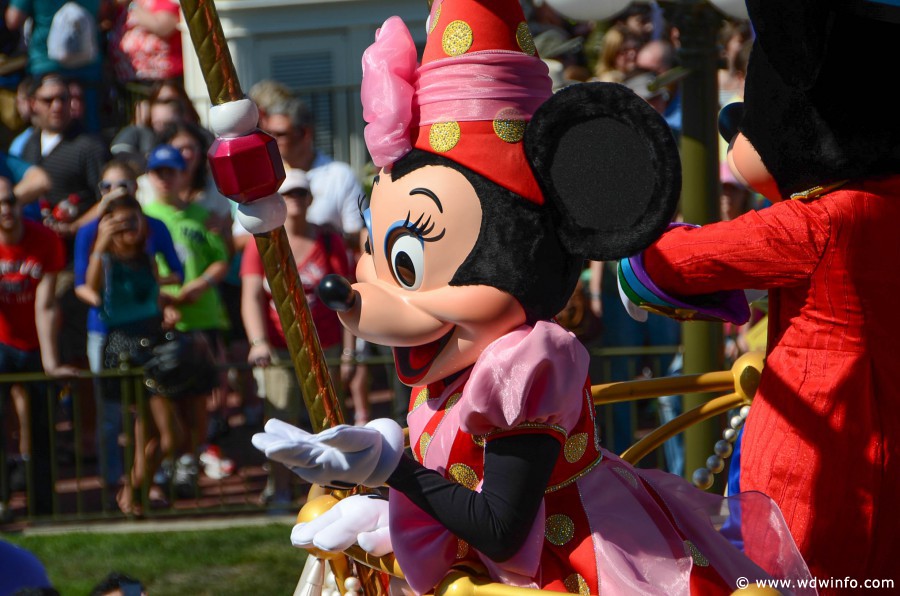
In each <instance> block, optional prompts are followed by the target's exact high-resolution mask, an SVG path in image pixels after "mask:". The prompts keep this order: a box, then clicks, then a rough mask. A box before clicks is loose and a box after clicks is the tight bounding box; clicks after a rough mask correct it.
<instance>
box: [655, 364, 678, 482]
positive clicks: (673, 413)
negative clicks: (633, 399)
mask: <svg viewBox="0 0 900 596" xmlns="http://www.w3.org/2000/svg"><path fill="white" fill-rule="evenodd" d="M683 367H684V356H682V355H681V354H677V355H676V356H675V358H674V359H672V364H671V365H670V366H669V370H668V372H667V373H666V374H668V375H669V376H673V375H680V374H682V370H683ZM657 405H658V406H659V421H660V422H661V423H662V424H665V423H666V422H669V421H670V420H674V419H675V418H676V417H677V416H678V415H679V414H681V412H682V411H683V410H682V405H681V396H680V395H663V396H662V397H660V398H658V399H657ZM663 452H664V453H665V454H666V467H667V468H668V470H669V472H671V473H672V474H676V475H678V476H684V435H683V434H679V435H675V436H674V437H672V438H671V439H669V440H668V441H666V442H665V443H663Z"/></svg>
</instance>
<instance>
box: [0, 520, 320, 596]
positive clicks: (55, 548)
mask: <svg viewBox="0 0 900 596" xmlns="http://www.w3.org/2000/svg"><path fill="white" fill-rule="evenodd" d="M2 538H3V539H5V540H8V541H9V542H13V543H15V544H18V545H20V546H22V547H24V548H27V549H28V550H30V551H31V552H33V553H34V554H35V555H37V557H38V558H39V559H40V560H41V561H43V562H44V565H45V566H46V568H47V571H48V573H49V575H50V580H51V581H52V582H53V585H54V587H56V589H57V590H59V592H60V594H62V596H81V595H86V594H89V593H90V591H91V588H92V587H93V586H94V585H95V584H96V583H97V582H99V581H100V580H101V579H102V578H103V577H104V576H106V574H107V573H109V572H110V571H119V572H121V573H126V574H128V575H131V576H133V577H136V578H137V579H139V580H141V581H142V582H143V583H144V586H146V588H147V590H148V592H149V593H150V594H152V595H153V596H167V595H171V596H176V595H177V596H184V595H195V594H196V595H215V596H219V595H229V594H235V595H238V594H239V595H242V596H243V595H250V594H265V595H269V594H272V595H277V594H292V593H293V591H294V587H295V586H296V585H297V580H298V579H299V577H300V572H301V570H302V567H303V561H304V559H305V556H306V553H305V551H302V550H298V549H296V548H293V547H292V546H291V544H290V526H287V525H281V524H279V525H275V524H273V525H267V526H254V527H240V528H233V529H228V530H210V531H198V532H158V533H148V534H88V533H74V534H64V535H53V536H12V535H4V536H2Z"/></svg>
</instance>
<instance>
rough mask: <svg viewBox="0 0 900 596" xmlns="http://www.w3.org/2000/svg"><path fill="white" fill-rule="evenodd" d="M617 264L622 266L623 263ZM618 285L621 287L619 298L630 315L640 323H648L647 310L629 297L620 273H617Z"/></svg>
mask: <svg viewBox="0 0 900 596" xmlns="http://www.w3.org/2000/svg"><path fill="white" fill-rule="evenodd" d="M617 266H618V267H621V265H617ZM616 287H617V288H618V289H619V300H621V301H622V306H624V307H625V310H626V311H627V312H628V316H629V317H631V318H632V319H634V320H635V321H637V322H638V323H646V322H647V311H646V310H644V309H643V308H641V307H640V306H638V305H637V304H635V303H634V302H632V301H631V300H629V299H628V296H626V295H625V291H624V290H623V289H622V282H620V281H619V276H618V275H616Z"/></svg>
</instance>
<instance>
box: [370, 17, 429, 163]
mask: <svg viewBox="0 0 900 596" xmlns="http://www.w3.org/2000/svg"><path fill="white" fill-rule="evenodd" d="M416 67H417V62H416V45H415V43H413V40H412V36H411V35H410V34H409V29H407V28H406V25H405V24H404V23H403V20H402V19H401V18H400V17H391V18H389V19H388V20H387V21H385V22H384V25H382V26H381V29H379V30H378V31H377V32H376V33H375V43H374V44H372V45H371V46H369V48H368V49H366V51H365V52H364V53H363V58H362V70H363V78H362V87H361V93H360V94H361V97H362V105H363V118H364V119H365V121H366V122H368V123H369V124H368V126H366V129H365V132H364V133H363V136H364V137H365V139H366V146H367V147H368V148H369V153H370V154H371V155H372V161H374V162H375V165H376V166H378V167H379V168H380V167H384V166H386V165H388V164H391V163H393V162H395V161H397V160H398V159H400V158H401V157H403V156H404V155H406V154H407V153H409V151H410V150H411V149H412V140H411V138H410V131H409V128H410V124H411V123H412V120H413V95H414V94H415V81H416Z"/></svg>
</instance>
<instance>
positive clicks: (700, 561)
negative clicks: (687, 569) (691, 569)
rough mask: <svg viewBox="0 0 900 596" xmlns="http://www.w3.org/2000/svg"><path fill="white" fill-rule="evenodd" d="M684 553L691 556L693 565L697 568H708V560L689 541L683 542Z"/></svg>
mask: <svg viewBox="0 0 900 596" xmlns="http://www.w3.org/2000/svg"><path fill="white" fill-rule="evenodd" d="M684 552H686V553H687V554H689V555H690V556H691V558H692V559H693V560H694V565H696V566H697V567H709V559H707V558H706V557H704V556H703V553H701V552H700V551H699V550H698V549H697V547H696V546H694V543H693V542H691V541H690V540H685V541H684Z"/></svg>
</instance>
